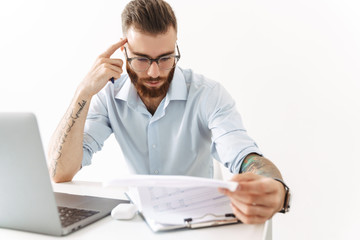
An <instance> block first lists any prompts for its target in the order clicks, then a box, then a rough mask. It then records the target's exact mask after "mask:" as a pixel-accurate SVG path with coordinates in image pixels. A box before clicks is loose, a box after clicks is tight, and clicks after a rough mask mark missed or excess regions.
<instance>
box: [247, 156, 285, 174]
mask: <svg viewBox="0 0 360 240" xmlns="http://www.w3.org/2000/svg"><path fill="white" fill-rule="evenodd" d="M243 172H252V173H255V174H258V175H262V176H266V177H271V178H279V179H282V177H281V173H280V171H279V170H278V169H277V168H276V166H275V165H274V164H273V163H272V162H271V161H270V160H268V159H266V158H264V157H261V156H259V155H256V154H250V155H248V156H247V157H246V158H245V159H244V162H243V163H242V164H241V168H240V173H243Z"/></svg>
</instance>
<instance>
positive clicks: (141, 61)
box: [124, 44, 180, 72]
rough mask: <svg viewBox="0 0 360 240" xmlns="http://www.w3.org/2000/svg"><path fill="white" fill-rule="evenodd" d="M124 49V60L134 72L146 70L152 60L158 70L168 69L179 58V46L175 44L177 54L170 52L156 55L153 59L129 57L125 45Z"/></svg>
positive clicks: (172, 66) (174, 64)
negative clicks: (159, 55)
mask: <svg viewBox="0 0 360 240" xmlns="http://www.w3.org/2000/svg"><path fill="white" fill-rule="evenodd" d="M124 49H125V54H126V60H127V61H128V63H129V64H130V67H131V68H132V69H133V70H134V71H135V72H145V71H147V70H148V69H149V68H150V66H151V64H152V63H153V62H156V64H157V65H158V66H159V69H160V70H169V69H172V68H174V67H175V66H176V63H177V62H178V61H179V59H180V51H179V47H178V45H177V44H176V49H177V52H178V55H174V54H171V55H166V56H162V57H158V58H155V59H152V58H148V57H133V58H129V57H128V54H127V50H126V47H124Z"/></svg>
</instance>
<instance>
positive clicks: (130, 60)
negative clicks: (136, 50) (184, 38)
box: [124, 43, 181, 72]
mask: <svg viewBox="0 0 360 240" xmlns="http://www.w3.org/2000/svg"><path fill="white" fill-rule="evenodd" d="M124 49H125V57H126V60H127V61H128V63H129V65H130V67H131V68H132V69H133V70H134V71H135V72H145V71H147V70H149V68H150V66H151V64H152V63H153V62H156V64H157V65H158V67H159V61H160V59H162V58H166V57H174V58H175V63H174V65H173V66H172V67H171V68H168V69H161V70H170V69H173V68H174V67H175V66H176V64H177V63H178V61H179V60H180V57H181V54H180V50H179V46H178V45H177V43H176V50H177V52H178V55H176V54H170V55H165V56H161V57H158V58H155V59H154V58H148V57H145V56H144V57H132V58H129V56H128V54H127V50H126V47H124ZM144 58H146V59H148V60H149V61H150V63H149V67H148V68H147V69H145V70H143V71H138V70H136V69H134V68H133V66H132V65H131V62H132V61H133V60H135V59H144ZM159 68H160V67H159Z"/></svg>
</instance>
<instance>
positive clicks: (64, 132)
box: [52, 100, 87, 176]
mask: <svg viewBox="0 0 360 240" xmlns="http://www.w3.org/2000/svg"><path fill="white" fill-rule="evenodd" d="M86 103H87V102H86V101H85V100H82V101H81V102H78V105H79V110H78V111H77V112H76V113H75V115H74V109H72V110H71V113H70V114H69V115H68V116H65V119H66V120H65V121H64V124H63V125H62V126H61V131H60V132H59V134H58V137H57V140H56V144H55V148H56V149H54V150H55V151H56V155H55V156H54V157H53V162H52V176H55V175H56V167H57V164H58V160H59V158H60V157H61V155H62V148H63V145H64V143H65V141H66V138H67V136H68V134H69V132H70V131H71V129H72V127H73V126H74V124H75V122H76V120H77V119H78V118H79V117H80V114H81V112H82V110H83V109H84V107H85V105H86Z"/></svg>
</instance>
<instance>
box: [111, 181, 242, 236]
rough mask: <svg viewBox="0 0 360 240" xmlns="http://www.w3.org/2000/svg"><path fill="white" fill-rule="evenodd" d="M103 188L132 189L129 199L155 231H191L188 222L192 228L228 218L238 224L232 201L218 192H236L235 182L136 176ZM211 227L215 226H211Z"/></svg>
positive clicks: (112, 182) (113, 182)
mask: <svg viewBox="0 0 360 240" xmlns="http://www.w3.org/2000/svg"><path fill="white" fill-rule="evenodd" d="M104 185H105V186H126V187H131V188H130V189H131V191H129V197H130V198H131V200H132V201H133V202H134V203H135V204H136V205H137V206H138V208H139V211H140V212H141V214H142V215H143V217H144V219H145V220H146V222H147V223H148V225H149V226H150V227H151V229H152V230H154V231H161V230H169V229H176V228H184V227H189V226H187V224H188V223H189V222H191V224H192V225H193V226H194V224H198V223H216V221H218V222H220V221H225V220H228V219H229V218H231V219H232V222H234V219H235V222H237V219H236V218H234V216H233V214H232V209H231V207H230V200H229V198H228V197H227V196H225V195H223V194H221V193H219V191H218V187H221V188H226V189H229V190H230V191H235V189H236V187H237V183H236V182H228V181H221V180H214V179H207V178H199V177H188V176H164V175H163V176H152V175H134V176H130V177H124V178H118V179H115V180H111V181H108V182H106V183H104ZM132 187H134V188H132ZM229 215H231V216H230V217H229ZM223 224H224V223H223ZM211 225H216V224H210V225H208V226H211ZM190 227H191V226H190Z"/></svg>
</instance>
